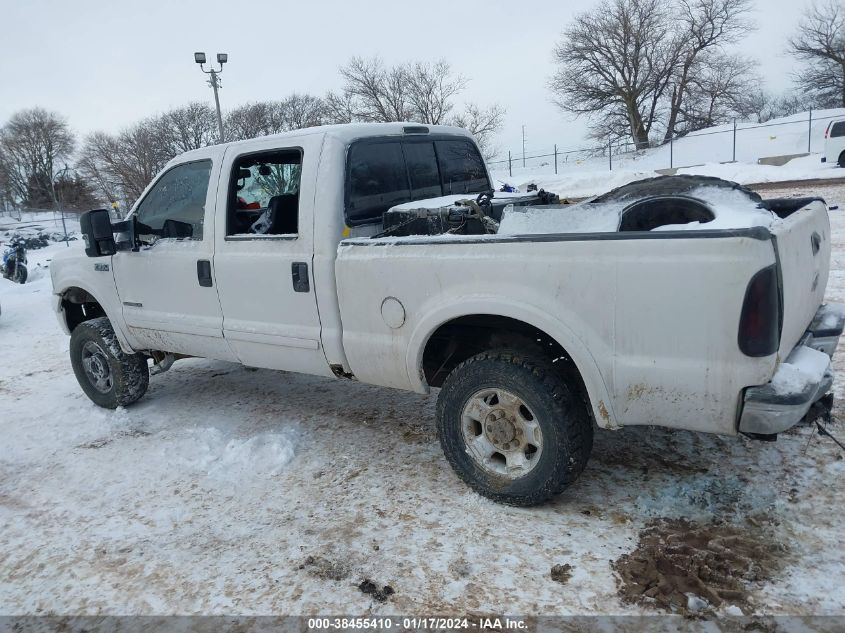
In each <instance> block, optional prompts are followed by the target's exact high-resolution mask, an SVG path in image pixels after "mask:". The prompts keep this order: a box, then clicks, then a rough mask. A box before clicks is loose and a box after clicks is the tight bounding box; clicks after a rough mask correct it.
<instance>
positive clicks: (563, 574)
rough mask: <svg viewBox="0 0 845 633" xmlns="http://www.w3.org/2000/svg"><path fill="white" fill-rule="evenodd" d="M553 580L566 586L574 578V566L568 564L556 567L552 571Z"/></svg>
mask: <svg viewBox="0 0 845 633" xmlns="http://www.w3.org/2000/svg"><path fill="white" fill-rule="evenodd" d="M551 576H552V580H554V581H555V582H559V583H560V584H562V585H565V584H566V583H568V582H569V579H570V578H572V565H570V564H568V563H566V564H563V565H555V566H554V567H552V571H551Z"/></svg>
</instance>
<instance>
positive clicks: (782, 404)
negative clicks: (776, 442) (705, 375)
mask: <svg viewBox="0 0 845 633" xmlns="http://www.w3.org/2000/svg"><path fill="white" fill-rule="evenodd" d="M843 329H845V305H842V304H826V305H823V306H821V307H820V308H819V310H818V312H816V316H815V318H814V319H813V322H812V323H811V324H810V327H809V328H808V329H807V332H806V334H805V335H804V337H803V338H802V339H801V341H800V342H799V343H798V345H796V346H795V349H793V350H792V353H790V355H789V356H788V357H787V359H786V361H785V364H788V363H789V361H790V359H793V358H796V357H797V356H798V355H804V356H806V355H807V354H808V352H807V351H802V349H806V348H809V350H815V352H823V353H824V354H827V356H828V357H829V358H831V357H833V353H834V351H836V345H837V343H838V342H839V337H840V336H841V335H842V331H843ZM787 372H792V374H793V375H794V373H795V369H794V367H785V366H784V364H782V365H781V366H780V367H779V368H778V371H777V372H776V373H775V376H774V377H773V379H772V382H769V383H768V384H765V385H761V386H759V387H749V388H748V389H746V390H745V395H744V399H743V406H742V413H741V415H740V419H739V431H740V432H741V433H754V434H758V435H774V434H776V433H780V432H782V431H785V430H787V429H788V428H790V427H792V426H794V425H796V424H797V423H798V422H800V421H801V418H803V417H804V416H805V415H806V414H807V411H809V409H810V407H811V406H812V405H813V403H815V402H816V401H817V400H819V399H820V398H822V397H823V396H824V395H825V394H826V393H827V392H828V391H829V390H830V388H831V386H832V385H833V377H834V374H833V368H832V366H831V364H830V360H829V359H828V362H827V367H826V369H825V370H824V372H823V373H820V374H818V375H815V376H813V377H812V379H808V380H806V381H804V382H803V383H802V384H801V386H800V388H798V389H794V390H788V391H784V390H783V389H781V390H778V389H777V388H776V387H775V385H774V383H777V382H778V378H779V374H781V376H780V377H781V378H785V374H786V373H787Z"/></svg>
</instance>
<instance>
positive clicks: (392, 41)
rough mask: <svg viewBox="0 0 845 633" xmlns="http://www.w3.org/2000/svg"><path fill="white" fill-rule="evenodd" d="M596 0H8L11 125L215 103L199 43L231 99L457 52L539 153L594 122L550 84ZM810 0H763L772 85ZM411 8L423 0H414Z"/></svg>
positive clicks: (475, 96) (5, 105)
mask: <svg viewBox="0 0 845 633" xmlns="http://www.w3.org/2000/svg"><path fill="white" fill-rule="evenodd" d="M593 4H594V1H593V0H568V1H562V0H555V1H547V2H539V1H534V0H521V1H520V2H514V1H513V0H509V1H507V2H502V1H499V0H486V1H478V0H470V1H463V0H448V1H445V0H428V1H427V2H424V3H420V2H418V3H413V5H412V4H410V3H403V2H397V1H396V0H376V1H370V2H366V3H364V2H361V3H358V2H352V1H348V0H347V1H335V0H307V1H288V0H277V1H275V2H271V1H265V0H250V1H241V2H233V1H232V0H228V1H227V2H222V1H217V0H206V1H203V2H186V1H180V0H167V1H161V0H142V1H140V2H125V1H116V0H104V1H103V0H97V1H94V0H91V1H88V0H73V1H72V2H67V1H55V2H47V1H43V0H24V1H21V0H0V24H2V34H0V82H2V83H0V86H2V87H0V123H1V122H2V121H5V120H6V119H8V117H9V116H10V115H11V114H12V113H13V112H14V111H16V110H18V109H21V108H27V107H31V106H34V105H39V106H42V107H45V108H48V109H51V110H56V111H58V112H61V113H62V114H64V115H65V116H66V117H67V119H68V121H69V123H70V125H71V126H72V127H73V129H74V130H75V131H76V132H77V133H79V134H85V133H88V132H91V131H94V130H99V129H102V130H106V131H117V130H119V129H120V128H121V127H123V126H125V125H128V124H131V123H132V122H133V121H135V120H137V119H140V118H142V117H144V116H147V115H150V114H153V113H156V112H160V111H163V110H166V109H167V108H169V107H171V106H178V105H181V104H184V103H186V102H188V101H192V100H208V101H209V102H210V103H212V104H213V97H212V92H211V89H210V88H209V87H208V86H207V85H206V84H205V83H204V81H203V80H204V76H203V75H202V74H201V73H200V71H199V68H198V67H197V66H196V65H195V64H194V63H193V52H194V51H195V50H201V51H205V52H206V53H207V54H208V55H209V58H210V59H212V58H213V56H214V54H215V53H217V52H226V53H228V54H229V63H228V64H227V65H226V67H225V71H224V73H223V75H222V80H223V90H222V91H221V93H220V94H221V101H222V105H223V108H224V109H225V108H229V107H233V106H235V105H238V104H241V103H244V102H246V101H256V100H262V99H278V98H281V97H284V96H286V95H288V94H289V93H291V92H294V91H297V92H309V93H313V94H317V95H320V94H323V93H324V92H325V91H326V90H328V89H336V88H338V87H339V84H340V80H339V78H338V73H337V67H338V65H340V64H342V63H344V62H345V61H346V60H347V59H348V58H349V57H350V56H352V55H362V56H365V57H369V56H372V55H379V56H381V57H382V58H383V59H384V60H385V61H386V62H402V61H408V60H416V59H425V60H436V59H438V58H441V57H443V58H445V59H447V60H448V61H449V62H450V63H451V64H452V66H453V68H454V69H455V70H456V71H457V72H459V73H461V74H462V75H464V76H466V77H467V78H469V79H470V80H471V81H470V83H469V86H468V87H467V89H466V91H465V92H464V93H463V94H462V95H461V98H462V99H465V100H470V101H475V102H477V103H479V104H482V105H484V104H489V103H492V102H498V103H500V104H501V105H503V106H504V107H505V108H506V109H507V116H506V118H505V125H504V129H503V130H502V133H501V134H500V136H499V139H498V143H497V144H498V145H499V147H500V148H502V149H504V150H505V152H504V154H505V155H507V151H506V150H507V149H509V148H510V149H513V150H514V153H515V154H516V153H517V150H518V149H519V148H520V146H521V142H522V141H521V127H522V125H525V127H526V137H527V141H526V146H527V148H528V151H529V152H531V151H532V150H533V151H537V150H544V149H546V148H550V147H551V146H552V145H553V144H554V143H557V144H558V146H559V147H560V148H577V147H582V146H583V144H584V138H585V132H586V122H585V121H584V120H575V119H572V118H571V117H569V116H568V115H564V114H562V113H561V112H560V111H558V110H557V109H556V108H555V107H554V106H553V105H552V104H551V103H550V100H549V92H548V90H547V89H546V82H547V79H548V77H549V75H550V74H551V72H552V65H551V51H552V48H553V46H554V43H555V41H556V40H557V39H558V37H559V35H560V32H561V30H562V29H563V28H564V26H565V25H566V24H567V22H568V20H569V19H570V17H571V16H572V15H573V14H575V13H578V12H580V11H583V10H584V9H586V8H589V7H590V6H591V5H593ZM806 4H807V0H757V10H756V11H755V13H754V16H753V18H754V20H755V22H756V23H757V25H758V30H757V32H756V33H754V34H753V35H751V36H749V37H748V38H747V40H746V41H745V42H743V43H742V45H741V47H740V48H741V50H742V51H743V52H744V53H745V54H746V55H749V56H752V57H754V58H756V59H758V60H759V62H760V70H761V73H762V75H763V77H764V79H765V81H766V84H767V87H768V88H769V89H770V90H773V91H778V92H779V91H782V90H785V89H787V88H789V86H790V79H789V72H790V71H791V69H792V68H793V66H792V62H791V60H790V59H789V58H788V57H787V56H785V55H784V53H783V49H784V42H785V40H786V38H787V37H788V36H789V35H790V34H791V33H792V31H793V30H794V27H795V23H796V21H797V20H798V18H799V16H800V13H801V11H802V9H803V8H804V6H805V5H806ZM412 7H413V8H412Z"/></svg>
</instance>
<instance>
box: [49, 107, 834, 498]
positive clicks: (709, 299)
mask: <svg viewBox="0 0 845 633" xmlns="http://www.w3.org/2000/svg"><path fill="white" fill-rule="evenodd" d="M532 196H533V197H532ZM520 205H522V206H520ZM532 205H533V206H532ZM81 227H82V232H83V235H84V237H85V241H86V246H87V248H86V251H85V253H86V254H87V256H86V255H83V254H82V253H62V254H60V255H58V256H57V257H56V258H55V259H54V260H53V263H52V265H51V267H50V271H51V275H52V281H53V292H54V293H55V294H54V307H55V310H56V313H57V315H58V318H59V321H60V323H61V325H62V327H63V328H64V330H65V331H66V332H67V333H68V334H69V335H70V337H71V340H70V355H71V363H72V365H73V369H74V372H75V374H76V377H77V379H78V381H79V384H80V386H81V387H82V389H83V391H85V393H86V394H87V395H88V396H89V397H90V398H91V400H93V401H94V402H95V403H96V404H98V405H99V406H102V407H110V408H115V407H118V406H124V405H129V404H131V403H133V402H135V401H136V400H138V398H140V397H141V396H143V395H144V392H145V391H146V390H147V386H148V382H149V377H150V374H151V373H154V374H159V373H161V372H163V371H165V370H167V369H168V368H169V367H170V365H171V364H172V363H173V361H174V360H177V359H179V358H184V357H187V356H198V357H204V358H213V359H218V360H224V361H230V362H237V363H242V364H244V365H247V366H252V367H261V368H267V369H280V370H287V371H295V372H302V373H308V374H315V375H320V376H326V377H328V378H335V379H339V380H359V381H361V382H363V383H368V384H372V385H379V386H383V387H391V388H394V389H402V390H407V391H414V392H417V393H428V391H429V390H430V389H431V388H432V387H434V388H439V389H440V392H439V397H438V402H437V428H438V435H439V438H440V442H441V446H442V447H443V450H444V452H445V454H446V457H447V459H448V460H449V462H450V464H451V465H452V467H453V468H454V470H455V471H456V472H457V474H458V475H459V476H460V477H461V479H463V480H464V481H465V482H466V483H467V484H469V485H470V486H472V487H473V488H474V489H475V490H476V491H478V492H479V493H480V494H483V495H485V496H487V497H490V498H492V499H494V500H496V501H500V502H504V503H510V504H515V505H531V504H536V503H539V502H541V501H543V500H545V499H547V498H549V497H550V496H552V495H554V494H557V493H559V492H560V491H562V490H563V489H564V488H566V487H567V486H568V485H570V484H571V483H573V482H574V481H575V480H576V479H577V477H578V476H579V475H580V473H581V471H582V470H583V469H584V467H585V465H586V463H587V459H588V457H589V454H590V451H591V449H592V443H593V427H594V425H597V426H599V427H601V428H607V429H618V428H620V427H623V426H628V425H659V426H665V427H671V428H680V429H688V430H693V431H702V432H708V433H720V434H725V435H737V434H739V433H744V434H746V435H749V436H752V437H756V438H760V439H774V437H775V436H776V434H777V433H780V432H782V431H785V430H787V429H789V428H790V427H792V426H793V425H795V424H796V423H798V422H799V421H800V420H801V419H802V418H803V417H804V416H805V414H806V413H807V412H808V410H809V409H810V407H811V406H812V405H813V404H814V403H816V402H819V401H829V400H830V398H831V396H826V394H827V392H828V390H829V388H830V386H831V384H832V382H833V372H832V368H831V363H830V357H831V355H832V354H833V352H834V350H835V348H836V343H837V341H838V340H839V336H840V335H841V333H842V330H843V324H845V314H843V312H842V310H841V309H839V308H838V307H836V306H831V305H828V306H825V305H823V300H824V294H825V287H826V285H827V279H828V269H829V263H830V250H831V234H830V225H829V221H828V212H827V207H826V205H825V204H824V202H823V201H822V200H821V199H819V198H803V199H779V200H762V199H761V198H760V197H759V196H758V195H757V194H756V193H753V192H751V191H748V190H745V189H742V188H741V187H740V186H739V185H736V184H735V183H729V182H726V181H722V180H717V179H713V178H703V177H695V176H673V177H663V178H656V179H652V180H647V181H641V182H638V183H632V184H630V185H626V186H624V187H620V188H619V189H616V190H614V191H611V192H609V193H607V194H604V195H603V196H599V197H597V198H594V199H592V200H589V201H585V202H582V203H579V204H575V205H564V204H560V203H559V200H558V199H557V197H556V196H553V195H549V194H547V193H546V192H543V191H540V192H536V193H534V194H532V195H520V194H518V193H499V192H496V193H494V191H493V186H492V180H491V178H490V176H489V174H488V171H487V169H486V167H485V165H484V162H483V160H482V158H481V154H480V153H479V151H478V149H477V147H476V145H475V143H474V141H473V140H472V138H471V136H470V135H469V134H468V133H467V132H466V131H464V130H460V129H456V128H451V127H443V126H421V125H418V124H411V123H391V124H359V125H342V126H327V127H320V128H311V129H306V130H297V131H293V132H288V133H285V134H279V135H275V136H267V137H263V138H257V139H252V140H247V141H240V142H235V143H228V144H223V145H216V146H212V147H206V148H203V149H199V150H195V151H192V152H189V153H187V154H184V155H182V156H179V157H177V158H175V159H174V160H172V161H171V162H170V163H169V164H168V165H167V167H166V168H165V170H164V171H163V172H162V174H160V175H159V176H158V177H157V178H156V179H155V180H154V181H153V182H152V184H150V186H149V187H148V188H147V190H146V191H145V192H144V193H143V195H142V196H141V198H140V199H139V200H138V202H137V203H136V204H135V206H134V207H133V209H132V211H131V213H130V214H129V216H128V218H127V220H125V221H123V222H120V223H117V224H114V225H113V224H111V219H110V217H109V213H108V212H107V211H105V210H97V211H90V212H88V213H87V214H85V215H83V216H82V219H81ZM115 234H117V235H118V238H117V239H115ZM362 393H363V392H362ZM827 406H829V402H828V404H827ZM340 441H342V440H340ZM361 458H362V459H367V457H366V456H361Z"/></svg>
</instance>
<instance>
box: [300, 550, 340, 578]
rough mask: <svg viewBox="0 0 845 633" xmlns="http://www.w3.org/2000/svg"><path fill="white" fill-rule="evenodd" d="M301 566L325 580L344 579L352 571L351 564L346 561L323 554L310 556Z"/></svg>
mask: <svg viewBox="0 0 845 633" xmlns="http://www.w3.org/2000/svg"><path fill="white" fill-rule="evenodd" d="M299 568H300V569H305V570H307V571H308V573H309V574H311V575H312V576H314V577H316V578H322V579H323V580H344V579H346V578H348V577H349V574H350V573H351V569H350V568H349V565H347V564H346V563H345V562H343V561H339V560H332V559H329V558H324V557H322V556H308V557H307V558H306V559H305V561H303V563H302V564H301V565H300V566H299Z"/></svg>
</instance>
